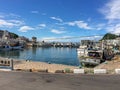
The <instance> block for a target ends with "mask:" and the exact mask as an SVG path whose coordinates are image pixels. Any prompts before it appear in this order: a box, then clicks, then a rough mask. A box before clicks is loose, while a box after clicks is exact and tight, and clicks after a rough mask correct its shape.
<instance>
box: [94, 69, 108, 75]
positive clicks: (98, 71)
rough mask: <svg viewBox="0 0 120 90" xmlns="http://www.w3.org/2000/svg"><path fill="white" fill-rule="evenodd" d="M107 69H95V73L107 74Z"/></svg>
mask: <svg viewBox="0 0 120 90" xmlns="http://www.w3.org/2000/svg"><path fill="white" fill-rule="evenodd" d="M106 73H107V70H106V69H94V74H106Z"/></svg>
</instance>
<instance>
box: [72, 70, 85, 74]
mask: <svg viewBox="0 0 120 90" xmlns="http://www.w3.org/2000/svg"><path fill="white" fill-rule="evenodd" d="M73 73H75V74H84V73H85V70H84V69H74V70H73Z"/></svg>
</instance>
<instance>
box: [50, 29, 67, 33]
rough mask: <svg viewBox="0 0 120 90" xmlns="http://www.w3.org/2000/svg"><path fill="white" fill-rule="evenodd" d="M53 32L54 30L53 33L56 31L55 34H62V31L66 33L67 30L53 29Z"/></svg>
mask: <svg viewBox="0 0 120 90" xmlns="http://www.w3.org/2000/svg"><path fill="white" fill-rule="evenodd" d="M51 32H52V33H55V34H62V33H65V32H66V31H63V30H56V29H52V30H51Z"/></svg>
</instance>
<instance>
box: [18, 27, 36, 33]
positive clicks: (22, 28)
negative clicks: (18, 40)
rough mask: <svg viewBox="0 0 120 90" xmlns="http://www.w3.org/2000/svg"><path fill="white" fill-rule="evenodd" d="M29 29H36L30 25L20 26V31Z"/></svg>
mask: <svg viewBox="0 0 120 90" xmlns="http://www.w3.org/2000/svg"><path fill="white" fill-rule="evenodd" d="M29 30H34V28H32V27H30V26H22V27H20V29H19V31H20V32H27V31H29Z"/></svg>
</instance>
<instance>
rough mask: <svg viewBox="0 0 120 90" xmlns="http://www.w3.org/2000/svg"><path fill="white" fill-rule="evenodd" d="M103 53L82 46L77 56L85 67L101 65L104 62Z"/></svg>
mask: <svg viewBox="0 0 120 90" xmlns="http://www.w3.org/2000/svg"><path fill="white" fill-rule="evenodd" d="M102 53H103V52H102V50H97V49H93V48H87V47H86V46H80V47H79V48H78V49H77V54H78V57H79V58H80V63H81V64H82V65H84V66H87V65H91V66H96V65H99V64H100V63H101V60H102Z"/></svg>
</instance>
